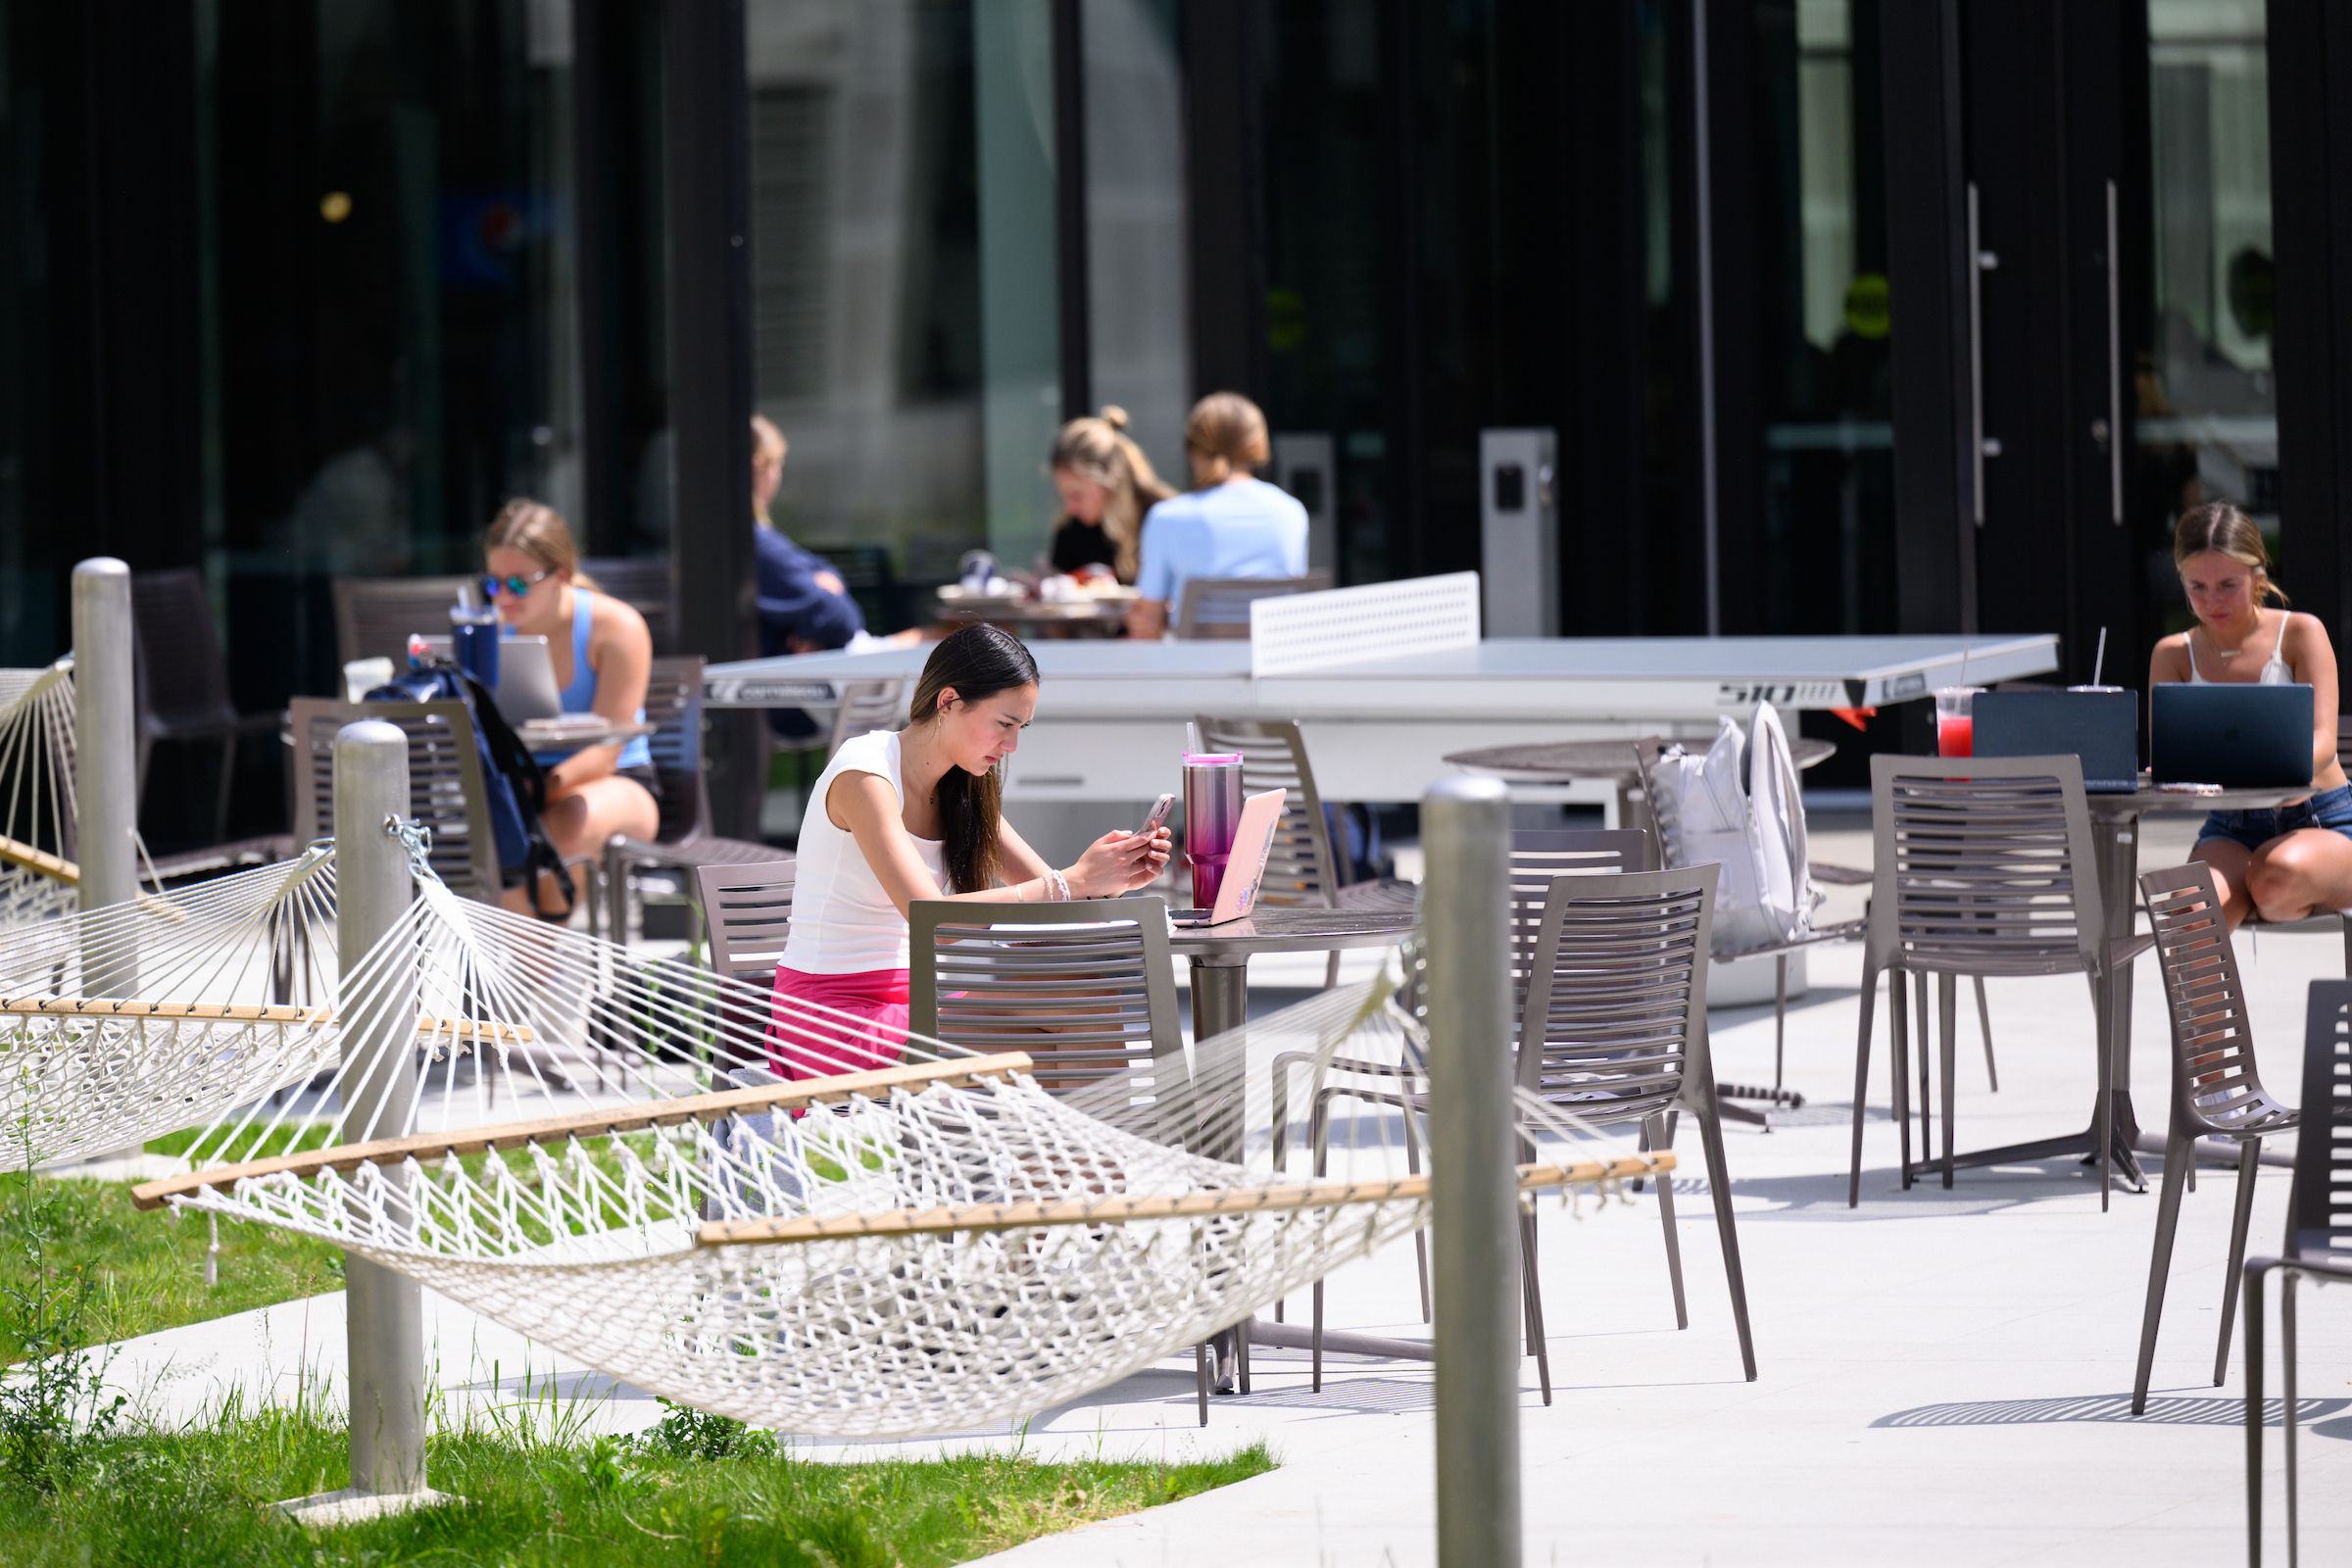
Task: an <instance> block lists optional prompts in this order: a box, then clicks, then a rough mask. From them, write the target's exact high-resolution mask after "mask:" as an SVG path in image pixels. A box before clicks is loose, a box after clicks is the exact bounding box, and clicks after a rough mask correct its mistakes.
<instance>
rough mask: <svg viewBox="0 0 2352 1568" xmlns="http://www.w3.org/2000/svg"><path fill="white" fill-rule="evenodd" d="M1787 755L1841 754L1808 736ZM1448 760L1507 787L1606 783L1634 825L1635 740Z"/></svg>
mask: <svg viewBox="0 0 2352 1568" xmlns="http://www.w3.org/2000/svg"><path fill="white" fill-rule="evenodd" d="M1837 755H1838V748H1837V746H1836V744H1835V743H1833V742H1830V741H1817V740H1814V739H1813V738H1812V737H1810V736H1807V735H1791V736H1789V757H1790V758H1791V759H1792V760H1794V761H1795V763H1796V765H1797V767H1798V768H1799V769H1800V770H1801V769H1803V768H1808V767H1815V766H1818V765H1819V764H1821V763H1823V762H1826V761H1828V760H1830V759H1831V758H1833V757H1835V756H1837ZM1446 761H1448V762H1451V763H1452V764H1453V765H1454V766H1456V767H1458V768H1460V769H1461V770H1462V771H1463V772H1465V773H1476V774H1479V775H1481V776H1482V777H1486V778H1498V779H1501V780H1502V781H1503V782H1504V783H1506V784H1571V783H1575V782H1577V781H1579V780H1583V779H1595V778H1597V779H1606V780H1608V781H1609V782H1611V783H1613V784H1615V785H1616V786H1617V825H1618V826H1619V827H1626V826H1630V825H1631V824H1632V822H1633V820H1634V818H1633V814H1632V811H1633V792H1634V789H1635V787H1636V786H1637V785H1639V784H1640V783H1641V782H1642V769H1641V767H1640V766H1639V765H1637V764H1636V763H1635V761H1634V742H1633V740H1632V738H1631V737H1628V738H1626V739H1624V740H1616V741H1552V742H1549V743H1547V744H1544V745H1542V746H1489V747H1485V748H1483V749H1481V750H1479V751H1475V752H1453V753H1449V754H1448V755H1447V756H1446Z"/></svg>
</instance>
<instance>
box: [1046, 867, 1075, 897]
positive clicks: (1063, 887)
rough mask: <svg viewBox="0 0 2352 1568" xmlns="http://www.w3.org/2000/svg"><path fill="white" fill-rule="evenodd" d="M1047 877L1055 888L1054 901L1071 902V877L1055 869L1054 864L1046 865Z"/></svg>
mask: <svg viewBox="0 0 2352 1568" xmlns="http://www.w3.org/2000/svg"><path fill="white" fill-rule="evenodd" d="M1046 877H1047V880H1048V882H1049V884H1050V885H1051V886H1052V887H1053V890H1054V903H1056V904H1067V903H1069V902H1070V881H1069V878H1067V877H1065V876H1063V875H1062V874H1061V873H1060V872H1059V871H1056V870H1054V868H1053V867H1052V866H1048V867H1046Z"/></svg>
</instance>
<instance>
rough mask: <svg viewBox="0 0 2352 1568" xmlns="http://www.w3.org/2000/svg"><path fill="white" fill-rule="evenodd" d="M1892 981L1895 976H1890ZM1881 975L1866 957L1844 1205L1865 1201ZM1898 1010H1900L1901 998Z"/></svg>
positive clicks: (1897, 1006)
mask: <svg viewBox="0 0 2352 1568" xmlns="http://www.w3.org/2000/svg"><path fill="white" fill-rule="evenodd" d="M1887 983H1888V984H1889V985H1891V984H1893V983H1894V982H1893V977H1892V976H1889V977H1888V979H1887ZM1878 992H1879V977H1878V976H1877V975H1876V974H1875V973H1873V972H1872V971H1871V968H1870V965H1869V964H1868V962H1867V961H1866V962H1865V963H1864V964H1863V966H1862V1028H1861V1033H1860V1035H1859V1037H1858V1038H1857V1039H1856V1040H1855V1042H1854V1162H1853V1165H1852V1167H1851V1168H1850V1169H1849V1170H1848V1171H1847V1172H1846V1176H1845V1206H1846V1207H1848V1208H1853V1207H1856V1206H1858V1205H1859V1204H1860V1203H1861V1201H1862V1101H1863V1097H1864V1096H1865V1095H1866V1094H1868V1093H1869V1090H1870V1017H1871V1014H1872V1013H1873V1012H1875V1011H1877V1010H1878V1000H1879V995H1878ZM1895 1010H1896V1011H1897V1012H1900V1011H1901V1010H1902V1005H1901V1004H1900V1003H1899V1002H1898V1003H1896V1005H1895Z"/></svg>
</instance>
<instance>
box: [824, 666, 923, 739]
mask: <svg viewBox="0 0 2352 1568" xmlns="http://www.w3.org/2000/svg"><path fill="white" fill-rule="evenodd" d="M906 722H907V677H906V676H904V675H893V676H890V677H888V678H887V679H881V680H854V681H851V682H849V683H848V684H847V685H845V686H844V687H843V688H842V691H841V706H840V707H838V708H836V709H834V710H833V727H832V728H831V729H830V730H829V731H827V733H826V737H825V756H826V757H827V758H830V757H832V755H833V754H834V753H835V752H838V751H840V750H841V743H842V742H843V741H846V740H851V739H853V738H855V737H857V736H859V735H863V734H865V733H866V732H867V731H869V730H877V729H898V728H900V727H902V726H903V725H904V724H905V723H906Z"/></svg>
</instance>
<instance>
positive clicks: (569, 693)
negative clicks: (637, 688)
mask: <svg viewBox="0 0 2352 1568" xmlns="http://www.w3.org/2000/svg"><path fill="white" fill-rule="evenodd" d="M595 598H596V595H595V594H593V593H591V592H590V591H589V590H588V589H585V588H574V589H572V591H571V684H570V685H568V686H566V687H564V689H563V690H562V691H561V692H559V693H557V694H556V701H558V702H559V703H562V704H563V705H564V711H565V712H566V713H592V712H594V711H596V671H595V670H594V669H593V668H591V667H590V665H589V663H588V633H589V630H590V629H591V628H592V627H593V626H594V625H595V624H596V612H595V610H594V608H593V602H594V600H595ZM637 722H638V723H640V724H642V723H644V722H645V710H644V709H643V708H639V709H638V710H637ZM531 755H532V756H534V757H536V758H538V759H539V762H540V765H541V766H543V767H553V766H555V764H556V763H558V762H561V761H562V760H564V759H565V758H566V757H569V756H571V755H572V754H571V753H569V752H534V753H532V754H531ZM653 765H654V751H653V748H652V747H650V746H648V745H646V743H645V737H644V736H642V735H640V736H638V737H637V738H636V739H635V740H633V741H631V742H629V743H628V744H627V745H626V746H623V747H622V748H621V749H620V756H619V757H618V758H617V759H616V760H614V761H613V766H614V767H616V768H618V767H651V766H653Z"/></svg>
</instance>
